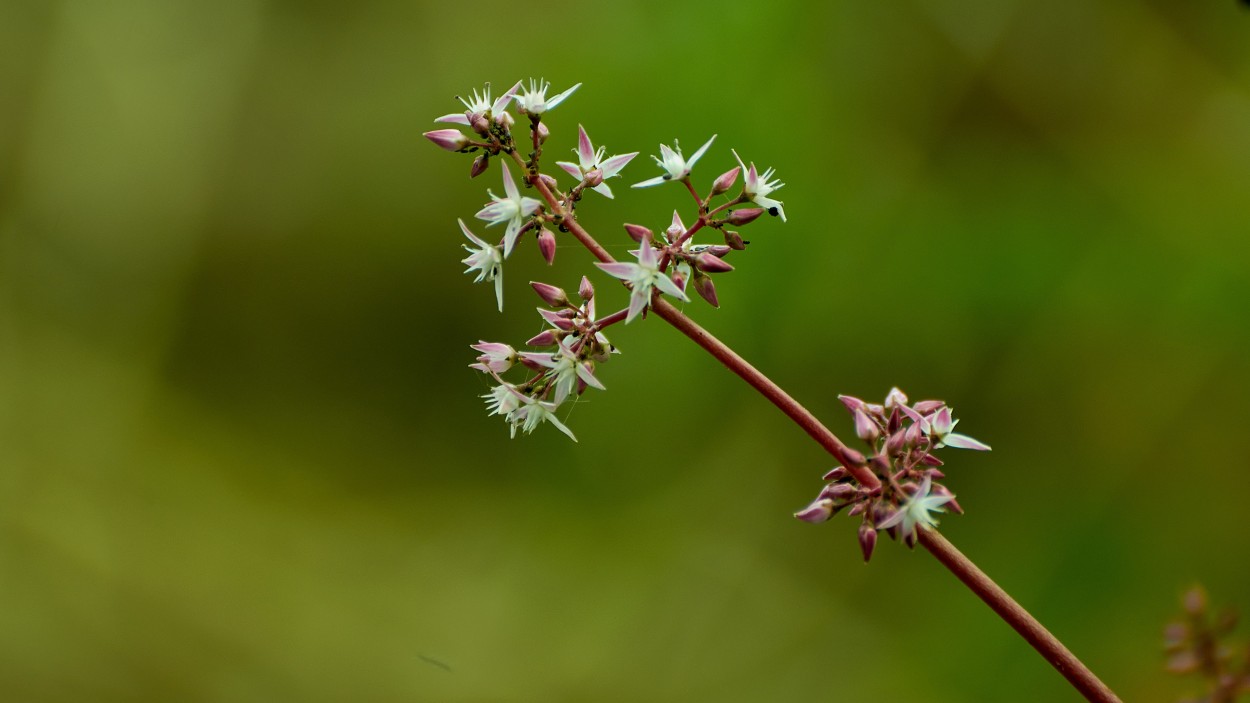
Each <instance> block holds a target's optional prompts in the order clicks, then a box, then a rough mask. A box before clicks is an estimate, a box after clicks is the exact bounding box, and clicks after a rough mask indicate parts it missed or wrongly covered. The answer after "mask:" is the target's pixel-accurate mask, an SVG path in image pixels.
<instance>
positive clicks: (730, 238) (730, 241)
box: [724, 230, 747, 251]
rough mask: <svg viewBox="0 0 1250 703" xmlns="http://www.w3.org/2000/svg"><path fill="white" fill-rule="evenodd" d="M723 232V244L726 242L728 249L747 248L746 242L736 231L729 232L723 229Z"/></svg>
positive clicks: (739, 249)
mask: <svg viewBox="0 0 1250 703" xmlns="http://www.w3.org/2000/svg"><path fill="white" fill-rule="evenodd" d="M724 232H725V244H727V245H728V246H729V248H730V249H735V250H737V251H742V250H743V249H746V248H747V243H746V242H745V241H743V240H742V237H741V236H740V235H739V234H738V233H737V232H731V231H729V230H724Z"/></svg>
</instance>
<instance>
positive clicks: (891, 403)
mask: <svg viewBox="0 0 1250 703" xmlns="http://www.w3.org/2000/svg"><path fill="white" fill-rule="evenodd" d="M899 405H907V394H906V393H904V392H903V391H900V390H899V389H898V386H895V387H893V388H891V389H890V392H889V393H886V395H885V407H886V409H887V410H889V409H891V408H895V407H898V406H899Z"/></svg>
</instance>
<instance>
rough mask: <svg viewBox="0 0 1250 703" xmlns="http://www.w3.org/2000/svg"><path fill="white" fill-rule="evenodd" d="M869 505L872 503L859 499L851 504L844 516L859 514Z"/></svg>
mask: <svg viewBox="0 0 1250 703" xmlns="http://www.w3.org/2000/svg"><path fill="white" fill-rule="evenodd" d="M869 505H872V503H870V502H869V501H866V500H861V501H859V502H858V503H856V504H855V505H852V506H851V509H850V510H848V511H846V516H847V517H855V516H856V515H860V514H862V513H863V512H864V511H865V510H867V509H868V506H869Z"/></svg>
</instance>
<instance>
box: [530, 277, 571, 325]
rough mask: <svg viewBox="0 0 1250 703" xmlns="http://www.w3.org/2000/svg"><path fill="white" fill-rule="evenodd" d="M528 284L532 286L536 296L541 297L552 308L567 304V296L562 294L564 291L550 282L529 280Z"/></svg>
mask: <svg viewBox="0 0 1250 703" xmlns="http://www.w3.org/2000/svg"><path fill="white" fill-rule="evenodd" d="M530 286H531V287H533V289H534V292H535V293H537V294H538V297H540V298H542V299H543V301H544V302H546V303H547V304H548V305H550V306H551V307H553V308H562V307H565V306H567V305H568V304H569V297H568V296H567V295H565V294H564V291H563V290H561V289H559V288H557V287H555V286H553V285H551V284H550V283H539V282H538V281H530ZM544 317H545V316H544Z"/></svg>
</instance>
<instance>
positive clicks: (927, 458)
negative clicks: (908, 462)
mask: <svg viewBox="0 0 1250 703" xmlns="http://www.w3.org/2000/svg"><path fill="white" fill-rule="evenodd" d="M920 463H921V464H924V465H925V466H941V465H943V464H945V463H946V462H944V461H942V460H941V459H939V458H937V457H935V456H933V455H932V454H925V455H924V456H922V457H920Z"/></svg>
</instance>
